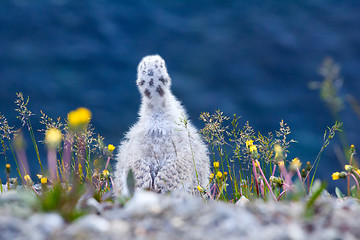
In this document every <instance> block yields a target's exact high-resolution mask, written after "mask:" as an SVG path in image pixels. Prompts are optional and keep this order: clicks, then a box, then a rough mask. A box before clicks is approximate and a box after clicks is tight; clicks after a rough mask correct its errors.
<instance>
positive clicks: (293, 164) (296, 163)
mask: <svg viewBox="0 0 360 240" xmlns="http://www.w3.org/2000/svg"><path fill="white" fill-rule="evenodd" d="M290 166H291V167H293V168H298V169H299V168H300V167H301V162H300V159H299V158H294V159H293V160H292V161H291V163H290Z"/></svg>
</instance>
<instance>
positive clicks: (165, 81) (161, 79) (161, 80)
mask: <svg viewBox="0 0 360 240" xmlns="http://www.w3.org/2000/svg"><path fill="white" fill-rule="evenodd" d="M159 81H160V82H162V83H163V84H164V85H165V84H166V83H167V79H165V78H164V77H160V78H159Z"/></svg>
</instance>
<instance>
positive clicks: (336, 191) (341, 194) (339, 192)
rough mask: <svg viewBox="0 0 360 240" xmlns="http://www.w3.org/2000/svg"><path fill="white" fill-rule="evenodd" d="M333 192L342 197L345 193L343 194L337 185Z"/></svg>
mask: <svg viewBox="0 0 360 240" xmlns="http://www.w3.org/2000/svg"><path fill="white" fill-rule="evenodd" d="M335 193H336V196H337V197H338V198H344V197H345V194H343V193H342V192H341V190H340V189H339V188H338V187H336V188H335Z"/></svg>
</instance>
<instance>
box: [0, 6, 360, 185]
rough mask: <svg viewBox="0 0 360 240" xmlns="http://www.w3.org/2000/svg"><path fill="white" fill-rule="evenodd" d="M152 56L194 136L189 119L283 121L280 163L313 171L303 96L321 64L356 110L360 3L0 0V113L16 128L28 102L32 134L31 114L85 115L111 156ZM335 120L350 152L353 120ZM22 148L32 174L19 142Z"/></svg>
mask: <svg viewBox="0 0 360 240" xmlns="http://www.w3.org/2000/svg"><path fill="white" fill-rule="evenodd" d="M154 53H158V54H160V55H161V56H162V57H163V58H164V59H165V60H166V62H167V66H168V71H169V73H170V76H171V77H172V79H173V86H172V89H173V92H174V94H175V95H176V96H177V97H178V98H179V99H180V100H181V101H182V103H183V104H184V105H185V107H186V109H187V111H188V113H189V115H190V118H191V119H192V121H193V122H194V123H195V125H196V126H197V127H198V128H201V127H202V124H201V122H200V121H199V120H198V116H199V114H200V113H201V112H203V111H210V112H213V111H215V110H216V109H221V110H222V111H224V113H225V114H227V115H232V114H234V113H236V114H237V115H240V116H242V122H243V123H244V122H245V121H250V124H251V125H252V126H253V127H254V129H255V130H256V131H261V132H263V133H267V132H269V131H272V132H274V130H277V129H278V127H279V122H280V121H281V120H282V119H284V120H285V121H286V122H287V123H288V124H289V125H290V127H291V129H292V138H293V139H295V140H297V141H298V143H296V144H293V147H292V149H291V154H290V156H289V157H290V158H293V157H299V158H300V159H301V160H302V161H303V162H306V161H313V160H314V158H315V157H316V155H317V153H318V151H319V150H320V147H321V145H322V141H323V133H324V130H325V129H326V127H327V126H331V125H332V124H333V122H334V121H333V119H332V116H331V114H330V112H329V111H328V109H326V108H325V107H324V104H323V103H322V102H321V100H320V98H319V94H318V92H317V91H311V90H309V89H308V86H307V85H308V83H309V82H311V81H320V80H322V79H321V77H320V76H319V75H318V73H317V71H318V68H319V66H320V64H321V62H322V60H323V59H324V57H327V56H332V57H333V58H334V59H335V60H336V61H337V62H338V63H340V64H341V66H342V76H343V78H344V85H343V87H342V91H341V92H340V94H341V95H342V96H345V95H346V94H349V93H350V94H353V95H354V96H355V97H357V98H358V100H359V99H360V96H359V94H358V93H359V90H360V86H359V81H360V80H359V78H360V74H359V69H360V2H359V1H319V0H304V1H216V0H213V1H210V0H207V1H145V0H143V1H110V0H107V1H95V0H89V1H60V0H53V1H42V0H38V1H26V0H16V1H9V0H3V1H1V3H0V83H1V84H0V112H1V113H2V114H4V115H6V116H7V118H8V120H9V121H10V124H11V125H16V127H19V126H20V122H19V121H18V120H17V119H16V113H15V112H14V108H15V105H14V103H13V101H14V99H15V93H16V92H18V91H21V92H23V93H24V95H25V96H30V104H29V108H30V109H31V110H32V111H33V112H34V113H35V114H36V116H34V117H33V127H34V128H39V127H41V125H39V124H38V123H37V122H38V120H39V115H40V114H39V112H40V110H43V111H44V112H45V113H47V114H48V115H49V116H51V117H54V118H55V117H57V116H60V117H62V118H64V117H66V114H67V113H68V112H69V111H70V110H73V109H75V108H77V107H79V106H85V107H87V108H89V109H91V111H92V113H93V120H92V123H93V125H94V127H95V128H96V131H97V132H99V133H100V134H101V135H103V136H104V137H105V142H106V143H107V144H108V143H112V144H114V145H116V144H117V143H118V142H119V141H120V139H121V138H122V137H123V135H124V133H125V132H126V130H127V129H128V128H129V127H130V126H131V124H133V123H134V122H135V121H136V119H137V111H138V108H139V103H140V95H139V93H138V91H137V88H136V86H135V79H136V67H137V64H138V62H139V61H140V60H141V58H142V57H143V56H145V55H148V54H154ZM342 118H343V120H344V122H345V129H346V130H347V134H348V137H349V140H350V143H353V144H355V145H357V146H358V147H359V148H360V141H359V140H360V137H359V129H360V128H359V127H358V125H359V120H358V119H357V117H356V116H355V114H353V113H352V111H351V109H350V107H349V106H348V105H346V108H345V109H344V111H343V112H342ZM36 138H37V139H38V140H41V139H42V138H43V134H41V133H36ZM335 143H336V141H335ZM337 144H338V143H337ZM334 146H336V144H334V143H333V144H331V145H330V146H329V148H328V149H327V150H326V151H325V153H324V155H323V157H322V159H321V162H320V168H319V170H318V176H319V177H320V178H322V179H326V180H328V181H329V182H330V184H333V182H332V181H331V180H330V179H331V173H332V172H333V171H335V170H341V165H340V164H339V162H338V160H337V158H336V156H335V154H334V150H333V147H334ZM28 148H29V150H28V155H29V158H30V159H31V165H32V166H31V168H32V170H33V173H34V174H35V173H36V172H38V171H39V167H38V162H37V159H36V158H35V155H34V151H32V149H31V143H30V142H28ZM40 151H41V154H42V155H43V156H45V150H44V149H43V148H41V150H40ZM44 159H45V158H44ZM1 161H3V159H2V160H1ZM0 171H1V172H2V170H0ZM14 173H15V172H14ZM0 176H1V177H2V180H3V181H4V174H1V175H0ZM331 186H332V187H333V185H331Z"/></svg>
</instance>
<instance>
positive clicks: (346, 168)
mask: <svg viewBox="0 0 360 240" xmlns="http://www.w3.org/2000/svg"><path fill="white" fill-rule="evenodd" d="M352 169H353V167H352V166H351V165H345V170H346V171H348V172H350V171H351V170H352Z"/></svg>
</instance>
